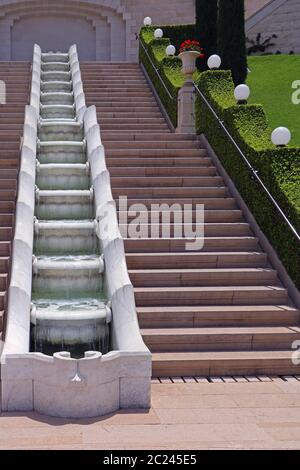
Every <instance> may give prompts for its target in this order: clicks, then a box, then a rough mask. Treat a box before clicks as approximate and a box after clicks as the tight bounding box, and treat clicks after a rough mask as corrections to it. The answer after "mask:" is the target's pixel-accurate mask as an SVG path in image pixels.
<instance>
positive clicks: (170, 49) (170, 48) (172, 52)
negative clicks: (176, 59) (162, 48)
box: [166, 44, 176, 57]
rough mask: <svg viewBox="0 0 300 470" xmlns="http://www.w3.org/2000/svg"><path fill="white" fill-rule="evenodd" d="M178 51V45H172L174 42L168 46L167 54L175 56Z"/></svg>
mask: <svg viewBox="0 0 300 470" xmlns="http://www.w3.org/2000/svg"><path fill="white" fill-rule="evenodd" d="M175 53H176V47H175V46H172V44H170V45H169V46H168V47H167V48H166V54H167V56H169V57H173V56H174V55H175Z"/></svg>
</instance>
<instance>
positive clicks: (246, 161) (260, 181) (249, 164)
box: [194, 82, 300, 242]
mask: <svg viewBox="0 0 300 470" xmlns="http://www.w3.org/2000/svg"><path fill="white" fill-rule="evenodd" d="M194 86H195V90H196V92H197V94H198V95H199V96H200V98H201V99H202V101H203V102H204V103H205V105H206V106H207V108H208V109H209V110H210V112H211V114H212V115H213V117H214V118H215V120H216V121H217V122H218V124H219V126H220V127H221V129H222V130H223V131H224V134H226V136H227V137H228V139H229V140H230V142H231V143H232V144H233V146H234V147H235V149H236V150H237V152H238V153H239V155H240V156H241V158H242V160H243V161H244V163H245V164H246V166H247V167H248V169H249V171H250V173H251V175H252V176H253V178H254V179H255V180H256V181H257V182H258V184H259V185H260V187H261V188H262V190H263V191H264V192H265V194H266V195H267V197H268V198H269V200H270V201H271V202H272V204H273V205H274V207H275V208H276V210H277V212H278V213H279V214H280V216H281V217H282V219H283V220H284V221H285V222H286V224H287V225H288V227H289V228H290V230H291V231H292V232H293V234H294V235H295V237H296V238H297V240H298V241H299V242H300V235H299V233H298V232H297V230H296V229H295V227H294V226H293V225H292V223H291V222H290V221H289V219H288V218H287V216H286V215H285V213H284V212H283V210H282V209H281V207H280V206H279V204H278V203H277V201H276V200H275V199H274V197H273V196H272V194H271V193H270V191H269V190H268V188H267V187H266V185H265V184H264V182H263V181H262V179H261V178H260V177H259V175H258V170H256V169H255V168H254V167H253V166H252V165H251V163H250V162H249V160H248V159H247V157H246V155H245V154H244V152H243V151H242V150H241V148H240V147H239V145H238V144H237V143H236V141H235V140H234V138H233V137H232V135H231V134H230V132H229V131H228V129H227V127H226V126H225V124H224V121H223V120H222V119H220V118H219V116H218V114H217V113H216V111H215V110H214V109H213V107H212V106H211V104H210V103H209V101H208V100H207V98H206V97H205V96H204V94H203V93H202V91H201V90H200V89H199V87H198V86H197V85H196V83H195V82H194Z"/></svg>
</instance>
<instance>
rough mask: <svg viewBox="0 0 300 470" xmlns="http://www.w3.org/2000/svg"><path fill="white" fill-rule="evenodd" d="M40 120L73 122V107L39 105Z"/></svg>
mask: <svg viewBox="0 0 300 470" xmlns="http://www.w3.org/2000/svg"><path fill="white" fill-rule="evenodd" d="M40 110H41V118H42V119H55V118H57V119H74V120H75V107H74V105H66V104H64V105H60V104H48V105H44V106H43V105H41V107H40Z"/></svg>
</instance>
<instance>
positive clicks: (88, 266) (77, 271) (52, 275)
mask: <svg viewBox="0 0 300 470" xmlns="http://www.w3.org/2000/svg"><path fill="white" fill-rule="evenodd" d="M103 271H104V261H103V258H102V257H99V256H96V255H95V256H73V257H72V256H65V257H63V256H61V257H59V256H55V257H54V256H48V257H47V256H43V257H40V258H36V257H35V258H34V261H33V291H34V292H38V293H39V295H40V294H47V293H55V295H58V296H60V295H62V294H63V295H64V298H70V297H74V296H76V297H77V296H79V295H80V296H82V297H84V295H83V293H84V294H85V295H86V293H97V292H98V293H99V292H101V290H102V287H103V280H102V276H100V274H102V273H103Z"/></svg>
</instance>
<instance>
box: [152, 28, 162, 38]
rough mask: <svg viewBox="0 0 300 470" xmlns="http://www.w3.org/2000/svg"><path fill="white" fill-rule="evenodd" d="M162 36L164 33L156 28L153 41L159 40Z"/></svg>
mask: <svg viewBox="0 0 300 470" xmlns="http://www.w3.org/2000/svg"><path fill="white" fill-rule="evenodd" d="M163 35H164V32H163V30H162V29H160V28H157V29H156V30H155V31H154V37H155V39H161V38H162V37H163Z"/></svg>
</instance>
